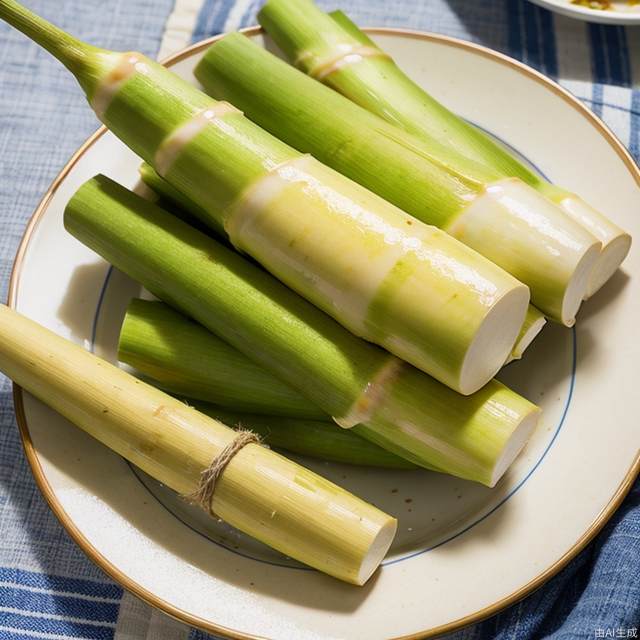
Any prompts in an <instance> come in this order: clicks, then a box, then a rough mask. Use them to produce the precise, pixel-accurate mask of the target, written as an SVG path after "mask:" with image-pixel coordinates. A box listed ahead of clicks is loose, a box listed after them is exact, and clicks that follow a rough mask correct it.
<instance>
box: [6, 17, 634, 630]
mask: <svg viewBox="0 0 640 640" xmlns="http://www.w3.org/2000/svg"><path fill="white" fill-rule="evenodd" d="M246 33H247V35H249V36H250V37H252V38H256V39H257V40H258V41H260V42H261V41H262V36H261V35H260V32H259V30H258V29H257V28H253V29H249V30H247V31H246ZM371 33H372V35H373V37H375V38H376V39H377V40H379V41H380V43H381V44H382V46H383V47H384V48H385V49H387V50H388V51H389V52H390V53H391V54H392V55H393V56H394V57H395V58H396V60H397V61H398V63H399V64H400V65H401V66H402V67H404V68H405V69H406V70H407V71H408V73H409V74H410V75H412V76H413V77H414V78H415V79H416V80H417V81H419V82H422V83H423V84H424V85H425V86H426V87H428V88H429V90H430V91H431V92H432V93H433V94H434V95H435V96H437V97H438V98H440V99H441V100H443V101H444V102H445V103H446V104H448V105H450V106H451V107H452V108H453V109H454V110H456V111H458V112H460V113H461V114H462V115H463V116H464V117H466V118H468V119H470V120H472V121H473V122H476V123H478V124H479V125H481V126H482V127H484V128H485V129H487V130H488V131H490V132H492V133H493V134H495V135H496V136H498V137H499V138H500V139H502V140H504V141H506V142H508V143H509V144H510V145H512V146H513V147H514V148H515V149H517V150H518V151H520V152H521V153H522V154H523V155H524V156H525V157H526V158H528V159H529V160H530V161H531V162H532V163H533V164H534V165H535V166H537V167H539V168H540V170H542V171H543V172H544V173H546V174H547V175H548V176H549V177H550V178H552V179H554V180H557V181H558V182H559V183H561V184H562V185H563V186H565V187H567V188H569V189H573V190H575V191H577V192H579V193H580V194H581V195H583V196H584V197H585V198H586V199H587V200H588V201H589V202H591V203H593V205H595V206H596V207H598V208H600V209H601V210H602V211H604V212H605V213H606V214H608V215H609V216H611V218H612V219H614V220H615V221H616V222H618V223H619V224H620V225H622V226H623V227H625V228H626V229H628V230H629V231H630V232H631V233H632V234H634V235H635V236H636V238H638V237H640V218H639V217H638V211H639V210H640V188H639V186H640V172H639V170H638V168H637V167H636V165H635V164H634V163H633V161H632V159H631V157H630V156H629V154H628V153H627V152H626V151H625V150H624V148H623V147H622V145H621V144H620V143H619V142H618V141H617V140H616V139H615V137H614V136H613V135H612V134H611V132H610V131H609V130H608V129H607V128H606V127H605V126H604V125H603V124H602V123H601V122H600V121H599V120H598V119H597V118H595V116H593V114H592V113H591V112H589V111H588V110H587V109H586V108H585V107H583V106H582V105H581V104H580V103H579V102H578V101H577V100H576V99H575V98H573V97H572V96H571V95H569V94H568V93H567V92H565V91H564V90H563V89H561V88H560V87H559V86H557V85H556V84H554V83H553V82H551V81H549V80H548V79H546V78H545V77H544V76H542V75H540V74H539V73H537V72H535V71H533V70H531V69H530V68H528V67H526V66H524V65H522V64H520V63H518V62H515V61H513V60H511V59H510V58H507V57H506V56H503V55H501V54H498V53H495V52H493V51H490V50H488V49H485V48H483V47H480V46H477V45H474V44H470V43H466V42H462V41H458V40H455V39H451V38H446V37H442V36H435V35H428V34H421V33H416V32H408V31H400V30H391V29H386V30H385V29H376V30H372V31H371ZM206 46H207V43H206V42H205V43H201V44H198V45H195V46H194V47H191V48H190V49H188V50H186V51H184V52H183V53H181V54H178V55H176V56H174V57H173V58H172V59H171V60H170V61H169V62H168V63H169V65H170V66H171V67H172V69H173V70H174V71H176V72H177V73H179V74H180V75H182V76H184V77H186V78H189V79H192V75H191V72H192V70H193V67H194V65H195V64H196V62H197V61H198V60H199V58H200V57H201V55H202V52H203V51H204V49H205V48H206ZM495 87H500V89H501V90H500V92H497V91H495V90H494V88H495ZM584 158H597V159H598V179H597V180H594V174H593V163H590V162H585V161H583V159H584ZM138 164H139V160H138V159H137V158H136V157H135V156H134V154H133V153H131V152H130V151H129V150H128V149H127V148H126V147H125V146H124V145H123V144H121V143H120V142H119V141H118V140H116V138H115V137H114V136H113V135H111V134H110V133H105V132H104V131H103V130H101V131H99V132H98V133H97V134H95V135H94V136H92V138H90V139H89V140H88V141H87V143H85V144H84V145H83V147H82V148H81V149H80V150H79V151H78V152H77V153H76V155H75V156H74V157H73V158H72V160H71V161H70V162H69V164H68V165H67V166H66V167H65V168H64V169H63V171H62V173H61V174H60V176H59V177H58V178H57V179H56V181H55V182H54V184H53V185H52V187H51V189H50V191H49V192H48V193H47V195H46V196H45V198H44V199H43V201H42V203H41V204H40V206H39V207H38V209H37V211H36V212H35V214H34V217H33V219H32V221H31V223H30V225H29V227H28V229H27V231H26V233H25V237H24V240H23V242H22V245H21V247H20V250H19V252H18V255H17V257H16V263H15V268H14V272H13V276H12V281H11V289H10V297H9V302H10V304H11V305H12V306H13V307H15V308H17V309H18V310H19V311H21V312H22V313H25V314H26V315H28V316H30V317H32V318H34V319H36V320H37V321H39V322H41V323H42V324H44V325H45V326H47V327H49V328H51V329H53V330H54V331H56V332H57V333H59V334H61V335H63V336H65V337H68V338H70V339H71V340H74V341H75V342H78V343H80V344H83V345H85V346H86V347H87V348H91V349H94V350H95V351H96V352H97V353H98V354H99V355H102V356H104V357H106V358H108V359H114V356H115V345H116V342H117V335H118V331H119V323H120V321H121V318H122V314H123V310H124V307H125V305H126V303H127V301H128V300H129V298H130V297H131V296H133V295H138V294H139V293H140V287H139V286H138V285H137V284H136V283H134V282H132V281H131V280H130V279H129V278H127V277H126V276H124V275H123V274H121V273H119V272H117V271H114V270H112V269H110V267H109V265H107V264H106V263H105V262H104V261H103V260H102V259H100V258H99V257H98V256H96V255H95V254H94V253H92V252H91V251H90V250H89V249H87V248H86V247H84V246H83V245H81V244H80V243H79V242H77V241H76V240H75V239H74V238H72V237H71V236H70V235H68V234H67V233H66V232H65V231H64V228H63V224H62V215H63V210H64V207H65V205H66V203H67V201H68V199H69V197H70V196H71V195H72V194H73V192H74V191H75V190H76V189H77V188H78V187H79V186H80V185H81V184H82V183H83V182H84V181H85V180H87V179H89V178H90V177H91V176H93V175H94V174H96V173H105V174H107V175H109V176H111V177H112V178H114V179H116V180H118V181H120V182H122V183H123V184H125V185H126V186H129V187H133V186H134V185H135V184H136V182H137V167H138ZM639 272H640V258H639V254H638V251H636V250H635V249H632V251H631V254H630V256H629V257H628V259H627V261H626V263H625V265H624V269H623V270H621V271H620V272H618V273H617V274H616V275H615V277H614V278H613V280H612V281H611V282H610V283H609V284H608V285H607V286H606V287H605V289H603V290H602V291H601V292H599V293H598V294H597V295H596V296H594V298H592V299H591V300H590V301H589V302H588V303H586V304H585V306H584V308H583V310H582V312H581V314H580V316H579V319H578V324H577V329H576V330H575V331H573V330H568V329H564V328H562V327H558V326H554V325H548V326H547V327H546V328H545V330H544V331H543V333H542V335H541V336H540V337H539V338H538V340H536V342H535V343H534V344H533V345H532V347H531V348H530V349H529V351H528V352H527V354H526V357H525V359H524V360H522V361H521V362H519V363H515V364H512V365H510V366H509V367H508V368H507V369H505V371H504V372H503V374H502V378H503V379H504V380H505V381H506V382H507V383H508V384H510V385H512V386H513V387H514V388H516V389H517V390H518V391H520V392H522V393H523V394H524V395H526V396H527V397H529V398H530V399H531V400H533V401H535V402H537V403H539V404H540V405H541V406H542V407H543V409H544V416H543V418H542V422H541V424H540V426H539V428H538V429H537V431H536V433H535V435H534V437H533V439H532V441H531V442H530V443H529V445H528V447H527V449H526V450H525V452H524V454H523V455H522V456H521V457H520V458H519V459H518V460H517V461H516V463H515V464H514V466H513V468H512V469H511V470H510V471H509V473H508V474H507V475H506V476H505V478H504V479H503V480H502V481H501V482H500V483H499V484H498V486H497V487H496V488H495V489H493V490H489V489H487V488H484V487H481V486H478V485H474V484H472V483H467V482H462V481H460V480H457V479H455V478H451V477H447V476H443V475H439V474H435V473H429V472H426V471H411V472H392V471H374V470H371V469H358V468H355V467H348V466H346V465H335V464H322V463H317V462H316V463H314V462H310V461H305V464H308V465H309V466H311V467H313V468H314V469H316V470H318V471H319V472H320V473H322V474H325V475H326V476H328V477H329V478H331V479H332V480H335V481H336V482H338V483H339V484H342V485H344V486H346V487H348V488H350V489H352V490H353V491H355V492H356V493H357V494H359V495H361V496H363V497H364V498H366V499H369V500H370V501H372V502H375V503H376V504H377V505H378V506H380V507H381V508H383V509H385V510H387V511H389V512H391V513H393V514H395V515H397V516H398V518H399V522H400V527H399V534H398V537H397V539H396V541H395V543H394V545H393V547H392V549H391V552H390V554H389V556H388V558H387V559H386V561H385V563H384V566H383V567H382V569H381V570H380V571H379V572H378V573H377V574H375V575H374V577H373V578H372V579H371V580H370V582H369V583H368V584H367V585H366V586H364V587H362V588H357V587H353V586H349V585H346V584H342V583H340V582H338V581H336V580H334V579H331V578H329V577H327V576H324V575H321V574H319V573H317V572H315V571H311V570H308V569H306V568H303V567H301V566H299V565H297V564H296V563H294V562H292V561H291V560H289V559H287V558H284V557H282V556H280V555H279V554H277V553H275V552H273V551H271V550H269V549H267V548H266V547H264V546H262V545H260V544H258V543H257V542H255V541H252V540H250V539H248V538H246V537H245V536H242V535H239V534H238V533H237V532H234V531H232V530H230V529H228V528H226V527H224V526H223V525H221V524H220V523H217V522H215V521H213V520H211V519H206V518H204V517H200V516H199V514H196V513H195V512H194V511H193V509H191V508H189V507H188V506H187V505H186V504H184V503H183V502H181V501H180V500H178V499H176V497H175V496H174V495H173V494H171V493H170V492H168V491H166V490H165V489H163V488H162V487H159V486H158V485H157V483H155V482H153V481H151V480H150V479H148V478H145V477H143V476H142V475H141V474H139V473H136V472H135V471H134V470H133V469H132V468H131V467H130V466H129V465H128V464H127V463H126V462H125V461H123V460H122V459H121V458H120V457H118V456H117V455H115V454H114V453H112V452H111V451H109V450H108V449H106V448H105V447H103V446H101V445H100V444H98V443H97V442H96V441H94V440H92V439H91V438H90V437H89V436H87V435H85V434H84V433H83V432H81V431H79V430H78V429H76V428H74V427H73V426H71V425H70V424H69V423H67V422H66V421H65V420H64V419H62V418H61V417H59V416H58V415H56V414H55V413H54V412H52V411H51V410H49V409H48V408H46V407H45V406H43V405H42V404H41V403H39V402H38V401H36V400H35V399H34V398H33V397H31V396H30V395H28V394H25V393H22V391H21V390H20V389H18V388H16V390H15V401H16V411H17V416H18V422H19V425H20V429H21V433H22V437H23V441H24V446H25V451H26V455H27V458H28V460H29V463H30V464H31V466H32V469H33V472H34V476H35V478H36V481H37V483H38V485H39V486H40V488H41V490H42V491H43V493H44V495H45V497H46V499H47V500H48V502H49V504H50V505H51V508H52V509H53V511H54V512H55V513H56V515H57V516H58V517H59V518H60V520H61V521H62V523H63V524H64V526H65V527H66V528H67V530H68V531H69V533H70V534H71V536H72V537H73V538H74V539H75V540H76V542H77V543H78V544H79V545H80V546H81V547H82V549H83V550H84V551H85V552H86V553H87V554H88V555H89V557H90V558H92V559H93V560H94V561H95V562H96V563H97V564H98V565H99V566H100V567H102V568H103V569H104V570H105V571H106V572H107V573H108V574H109V575H111V576H112V577H113V578H114V579H116V580H117V581H119V582H120V583H121V584H122V585H123V586H124V587H125V588H127V589H128V590H130V591H132V592H133V593H135V594H136V595H138V596H140V597H141V598H143V599H145V600H146V601H147V602H149V603H150V604H152V605H154V606H156V607H158V608H160V609H162V610H163V611H165V612H166V613H168V614H170V615H172V616H174V617H176V618H178V619H180V620H182V621H184V622H187V623H190V624H193V625H196V626H199V627H202V628H204V629H207V630H209V631H212V632H215V633H218V634H224V635H228V636H231V637H234V638H270V639H276V638H277V639H279V640H281V639H282V638H287V639H289V638H295V639H296V640H311V639H318V640H319V639H322V640H329V639H338V638H340V639H345V638H349V639H358V638H361V639H366V640H382V639H390V638H423V637H427V636H431V635H435V634H439V633H443V632H445V631H451V630H453V629H456V628H459V627H460V626H463V625H465V624H468V623H471V622H474V621H477V620H479V619H481V618H484V617H486V616H488V615H490V614H492V613H494V612H496V611H498V610H499V609H501V608H503V607H505V606H507V605H509V604H512V603H513V602H515V601H517V600H518V599H519V598H521V597H523V596H524V595H526V594H527V593H529V592H530V591H531V590H533V589H535V588H536V587H537V586H539V585H540V584H542V583H543V582H544V581H545V580H546V579H548V578H549V577H550V576H552V575H553V574H554V573H556V572H557V571H558V570H559V569H560V568H561V567H562V566H564V565H565V564H566V563H567V562H568V561H569V560H570V559H571V558H572V557H573V556H575V555H576V554H577V553H578V551H580V550H581V549H582V548H583V547H584V546H585V544H586V543H587V542H588V541H589V540H590V539H592V538H593V536H594V535H595V534H596V533H597V532H598V530H599V529H600V528H601V527H602V526H603V524H604V523H605V521H606V520H607V518H608V517H609V516H610V515H611V514H612V513H613V511H614V510H615V508H616V507H617V506H618V505H619V504H620V502H621V501H622V499H623V497H624V495H625V493H626V491H627V490H628V489H629V488H630V487H631V484H632V482H633V480H634V478H635V476H636V474H637V472H638V469H639V468H640V462H639V457H638V441H639V438H638V429H637V416H636V415H635V412H633V411H631V410H630V409H629V408H630V407H633V406H635V402H636V399H637V383H636V378H637V362H638V361H640V342H638V341H637V340H634V339H633V336H634V335H635V334H636V332H637V326H638V318H639V316H640V313H639V312H640V279H639V278H637V277H636V278H631V277H630V276H629V275H627V274H629V273H636V274H637V273H639Z"/></svg>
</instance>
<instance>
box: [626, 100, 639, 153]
mask: <svg viewBox="0 0 640 640" xmlns="http://www.w3.org/2000/svg"><path fill="white" fill-rule="evenodd" d="M631 113H632V117H631V131H630V133H629V151H630V152H631V155H632V156H633V157H634V158H635V160H636V162H640V88H639V89H634V90H633V93H632V94H631Z"/></svg>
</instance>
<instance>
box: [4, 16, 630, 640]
mask: <svg viewBox="0 0 640 640" xmlns="http://www.w3.org/2000/svg"><path fill="white" fill-rule="evenodd" d="M364 30H365V31H366V32H367V33H370V34H374V35H375V34H377V33H378V34H390V35H393V34H396V35H401V36H405V37H407V38H415V39H421V40H429V41H432V42H438V43H441V44H444V45H446V46H450V47H455V48H459V49H465V50H467V51H471V52H473V53H476V54H479V55H481V56H484V57H485V58H490V59H492V60H494V61H497V62H499V63H500V64H503V65H505V66H508V67H510V68H512V69H514V70H515V71H517V72H518V73H521V74H523V75H525V76H527V77H528V78H530V79H531V80H534V81H535V82H537V83H538V84H541V85H543V86H545V87H546V88H547V89H549V90H550V91H552V92H553V93H554V94H556V95H557V96H558V97H559V98H561V99H562V100H564V101H565V102H566V103H567V104H569V105H570V106H571V107H573V108H574V109H575V110H576V111H577V112H578V113H579V114H580V115H581V116H582V117H583V118H586V119H587V120H588V121H589V122H590V124H592V125H593V126H594V127H595V128H596V129H597V130H598V131H599V133H600V134H601V135H602V136H603V137H604V139H605V140H606V141H607V142H608V143H609V145H610V146H611V147H612V148H613V150H614V151H615V152H616V154H617V155H618V156H619V157H620V159H621V160H622V161H623V163H624V164H625V166H626V167H627V169H629V172H630V173H631V175H632V176H633V177H634V179H635V181H636V182H637V183H638V186H639V187H640V168H639V167H638V166H637V165H636V163H635V161H634V160H633V158H632V157H631V154H630V153H629V152H628V151H627V149H626V148H625V147H624V145H623V144H622V143H621V142H620V141H619V140H618V139H617V138H616V137H615V135H614V134H613V133H612V132H611V131H610V129H609V128H608V127H607V126H606V125H605V124H604V123H603V122H602V121H601V120H600V119H599V118H598V117H597V116H595V115H594V114H593V113H592V112H591V111H590V110H589V109H587V107H585V106H584V105H583V104H582V103H581V102H580V101H579V100H578V99H577V98H575V97H574V96H573V95H571V94H570V93H569V92H568V91H566V90H565V89H563V88H562V87H561V86H560V85H558V84H557V83H555V82H553V81H552V80H550V79H549V78H547V77H546V76H544V75H543V74H541V73H539V72H538V71H536V70H535V69H532V68H531V67H528V66H527V65H525V64H523V63H521V62H518V61H517V60H514V59H513V58H510V57H509V56H506V55H504V54H502V53H498V52H497V51H493V50H492V49H489V48H487V47H483V46H482V45H478V44H475V43H471V42H465V41H463V40H459V39H457V38H452V37H449V36H443V35H439V34H434V33H426V32H422V31H413V30H410V29H397V28H395V29H394V28H386V27H372V28H366V29H364ZM240 31H241V32H242V33H244V34H246V35H248V36H255V35H259V34H260V33H262V29H261V28H260V27H247V28H245V29H241V30H240ZM223 35H224V34H220V35H217V36H213V37H212V38H208V39H206V40H202V41H201V42H197V43H196V44H194V45H191V46H190V47H187V48H186V49H183V50H182V51H180V52H178V53H176V54H174V55H172V56H169V57H168V58H166V59H164V60H163V61H162V64H163V65H165V66H167V67H170V66H172V65H174V64H177V63H178V62H181V61H182V60H184V59H186V58H188V57H190V56H192V55H194V54H196V53H200V52H201V51H203V50H204V49H206V48H207V47H208V46H210V45H211V44H212V43H214V42H215V41H216V40H218V39H220V38H221V37H222V36H223ZM106 131H107V128H106V127H100V129H98V131H96V132H95V133H94V134H93V135H92V136H90V137H89V138H88V139H87V140H86V142H85V143H84V144H83V145H82V146H81V147H80V148H79V149H78V150H77V151H76V152H75V153H74V154H73V156H72V157H71V159H70V160H69V161H68V162H67V164H66V165H65V166H64V168H63V169H62V171H60V173H59V174H58V176H57V177H56V178H55V180H54V181H53V182H52V183H51V186H50V187H49V189H48V190H47V192H46V193H45V195H44V197H43V198H42V200H41V201H40V203H39V204H38V206H37V208H36V210H35V212H34V213H33V215H32V217H31V219H30V220H29V223H28V224H27V228H26V230H25V233H24V236H23V237H22V241H21V243H20V247H19V248H18V251H17V253H16V257H15V260H14V263H13V269H12V272H11V279H10V281H9V295H8V299H7V304H8V305H9V306H10V307H12V308H15V306H16V300H17V296H18V289H19V287H20V274H21V272H22V266H23V262H24V257H25V255H26V251H27V248H28V246H29V243H30V241H31V238H32V236H33V234H34V232H35V230H36V228H37V226H38V224H39V222H40V220H41V219H42V218H43V217H44V214H45V213H46V211H47V207H48V205H49V202H50V201H51V198H52V197H53V195H54V194H55V193H56V191H57V190H58V188H59V187H60V185H61V184H62V182H63V180H64V179H65V178H66V177H67V175H68V174H69V173H70V171H71V170H72V169H73V168H74V167H75V165H76V164H77V163H78V162H79V160H80V159H81V158H82V157H83V156H84V154H85V153H86V151H87V150H88V149H89V148H90V147H91V146H92V145H93V144H94V143H95V142H96V141H97V140H98V139H99V138H100V137H102V136H103V135H104V134H105V133H106ZM13 400H14V405H15V412H16V420H17V422H18V427H19V429H20V437H21V439H22V445H23V447H24V451H25V455H26V458H27V461H28V462H29V466H30V467H31V471H32V472H33V476H34V478H35V481H36V484H37V486H38V488H39V489H40V491H41V492H42V495H43V496H44V498H45V500H46V501H47V503H48V505H49V507H50V508H51V510H52V511H53V513H54V514H55V515H56V517H57V518H58V520H59V521H60V523H61V524H62V526H63V527H64V528H65V529H66V530H67V532H68V533H69V535H70V536H71V538H72V539H73V540H74V541H75V542H76V544H78V546H79V547H80V548H81V549H82V550H83V551H84V553H85V554H86V555H87V556H88V557H89V558H90V559H91V560H92V561H93V562H94V563H95V564H97V565H98V566H99V567H100V568H101V569H102V570H103V571H104V572H105V573H106V574H107V575H108V576H109V577H111V578H112V579H113V580H115V581H116V582H118V583H120V584H121V585H122V587H124V588H125V589H126V590H127V591H129V592H131V593H133V594H134V595H135V596H137V597H138V598H140V599H141V600H144V601H145V602H146V603H147V604H150V605H151V606H153V607H156V608H157V609H160V610H161V611H163V612H164V613H166V614H167V615H169V616H171V617H173V618H175V619H177V620H179V621H180V622H184V623H186V624H189V625H192V626H195V627H199V628H200V629H203V630H205V631H207V632H210V633H218V634H223V635H226V636H228V637H230V638H234V639H237V640H266V639H265V638H263V637H261V636H255V635H252V634H246V633H242V632H240V631H237V630H235V629H229V628H227V627H223V626H220V625H217V624H215V623H214V622H211V621H209V620H205V619H203V618H199V617H197V616H194V615H191V614H190V613H187V612H186V611H183V610H182V609H179V608H177V607H175V606H173V605H172V604H170V603H169V602H166V601H165V600H162V599H161V598H159V597H158V596H156V595H155V594H154V593H152V592H151V591H149V590H147V589H145V588H143V587H141V586H140V585H139V584H137V583H136V582H134V581H133V580H132V579H131V578H129V577H128V576H127V575H125V574H124V573H123V572H122V571H120V570H119V569H118V568H116V567H115V566H114V565H113V564H111V562H110V561H109V560H108V559H107V558H106V557H105V556H103V555H102V554H101V553H100V552H99V551H98V550H97V549H96V548H95V547H94V546H93V545H92V544H91V543H90V542H89V540H87V538H85V537H84V535H83V534H82V533H81V532H80V530H79V529H78V528H77V527H76V525H75V524H74V522H73V520H72V519H71V518H70V517H69V515H68V514H67V513H66V512H65V510H64V509H63V508H62V505H61V504H60V503H59V502H58V500H57V499H56V496H55V494H54V491H53V489H52V488H51V485H50V484H49V483H48V481H47V479H46V477H45V475H44V472H43V470H42V467H41V465H40V461H39V459H38V454H37V451H36V449H35V447H34V445H33V442H32V440H31V435H30V433H29V425H28V424H27V420H26V416H25V412H24V403H23V395H22V389H21V388H20V387H19V386H18V385H16V384H14V385H13ZM639 473H640V454H639V455H637V456H636V458H635V459H634V462H633V464H632V465H631V467H630V468H629V470H628V471H627V473H626V474H625V477H624V479H623V480H622V482H621V483H620V485H619V487H618V488H617V490H616V491H615V493H614V494H613V496H612V497H611V500H610V501H609V503H608V504H607V505H606V506H605V507H604V508H603V509H602V511H601V512H600V513H599V514H598V515H597V516H596V518H595V519H594V521H593V522H592V523H591V525H590V526H589V527H588V528H587V530H586V531H585V532H584V533H583V534H582V536H581V537H580V538H579V539H578V540H577V541H576V542H575V544H574V545H573V546H572V547H571V548H570V549H569V550H568V551H567V552H566V553H565V554H564V555H563V556H562V557H561V558H559V559H558V560H557V561H556V562H554V563H553V564H552V565H551V566H549V567H547V568H546V569H545V570H544V571H542V572H541V573H540V574H539V575H538V576H536V577H535V578H534V579H533V580H531V581H529V582H528V583H527V584H525V585H523V586H522V587H520V588H519V589H517V590H516V591H514V592H513V593H511V594H510V595H508V596H506V597H504V598H502V599H500V600H498V601H497V602H494V603H493V604H491V605H489V606H488V607H484V608H483V609H480V610H479V611H476V612H474V613H472V614H469V615H467V616H465V617H463V618H459V619H458V620H454V621H452V622H449V623H447V624H444V625H440V626H438V627H433V628H430V629H424V630H423V631H419V632H417V633H413V634H410V635H406V636H398V637H394V638H389V640H418V639H421V638H432V637H434V636H438V635H440V634H443V633H450V632H452V631H456V630H458V629H461V628H462V627H465V626H467V625H470V624H473V623H476V622H480V621H481V620H484V619H485V618H488V617H490V616H492V615H494V614H495V613H497V612H499V611H501V610H502V609H505V608H506V607H509V606H510V605H512V604H514V603H516V602H518V601H519V600H521V599H522V598H524V597H525V596H527V595H528V594H529V593H531V592H532V591H534V590H535V589H537V588H538V587H540V586H541V585H542V584H544V583H545V582H546V581H547V580H549V579H550V578H551V577H553V576H554V575H555V574H556V573H558V572H559V571H560V570H561V569H562V568H564V567H565V566H566V565H567V564H568V563H569V562H570V561H571V560H572V559H573V558H574V557H575V556H576V555H578V553H580V551H582V549H584V548H585V547H586V545H587V544H588V543H589V542H591V540H593V538H594V537H595V536H596V535H597V534H598V532H599V531H600V530H601V529H602V527H603V526H604V525H605V524H606V522H607V520H609V518H610V517H611V516H612V515H613V513H614V512H615V511H616V509H617V508H618V507H619V506H620V505H621V504H622V501H623V500H624V498H625V496H626V495H627V493H628V492H629V490H630V489H631V487H632V486H633V483H634V481H635V478H636V477H637V476H638V474H639Z"/></svg>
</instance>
